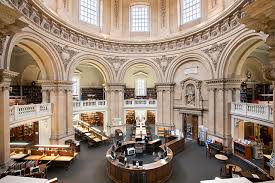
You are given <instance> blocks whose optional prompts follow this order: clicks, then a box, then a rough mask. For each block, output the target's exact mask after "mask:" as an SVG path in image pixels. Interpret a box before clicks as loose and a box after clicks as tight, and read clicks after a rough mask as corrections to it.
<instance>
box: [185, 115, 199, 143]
mask: <svg viewBox="0 0 275 183" xmlns="http://www.w3.org/2000/svg"><path fill="white" fill-rule="evenodd" d="M198 119H199V117H198V115H193V114H183V131H184V136H185V137H186V139H189V140H195V141H197V140H198Z"/></svg>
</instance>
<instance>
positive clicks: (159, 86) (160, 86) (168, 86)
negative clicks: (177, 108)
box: [155, 83, 176, 92]
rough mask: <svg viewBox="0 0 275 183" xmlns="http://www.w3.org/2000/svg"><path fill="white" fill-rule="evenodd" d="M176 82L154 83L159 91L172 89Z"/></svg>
mask: <svg viewBox="0 0 275 183" xmlns="http://www.w3.org/2000/svg"><path fill="white" fill-rule="evenodd" d="M175 84H176V83H156V84H155V87H156V89H157V92H159V91H174V86H175Z"/></svg>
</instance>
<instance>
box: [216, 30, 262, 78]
mask: <svg viewBox="0 0 275 183" xmlns="http://www.w3.org/2000/svg"><path fill="white" fill-rule="evenodd" d="M265 40H266V36H265V35H263V34H260V33H256V32H255V31H247V32H245V33H242V34H240V35H239V36H238V37H236V38H235V39H233V40H232V41H231V42H230V43H229V44H228V45H227V46H226V47H225V49H224V50H225V51H224V52H223V53H222V54H221V57H220V64H219V66H218V70H217V72H218V78H232V77H238V75H239V74H240V72H241V68H242V65H243V64H244V62H245V60H246V58H247V57H248V56H249V55H250V54H251V53H252V52H253V51H254V50H255V49H256V48H257V47H259V46H260V45H262V44H264V42H265Z"/></svg>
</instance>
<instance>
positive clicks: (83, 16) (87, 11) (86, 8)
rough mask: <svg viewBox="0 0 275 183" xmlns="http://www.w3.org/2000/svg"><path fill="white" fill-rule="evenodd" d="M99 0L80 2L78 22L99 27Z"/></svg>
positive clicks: (82, 0) (83, 0)
mask: <svg viewBox="0 0 275 183" xmlns="http://www.w3.org/2000/svg"><path fill="white" fill-rule="evenodd" d="M99 10H100V0H80V20H81V21H83V22H87V23H89V24H93V25H99V22H100V20H99V17H100V13H99Z"/></svg>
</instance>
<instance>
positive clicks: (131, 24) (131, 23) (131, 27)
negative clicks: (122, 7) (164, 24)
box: [129, 3, 151, 33]
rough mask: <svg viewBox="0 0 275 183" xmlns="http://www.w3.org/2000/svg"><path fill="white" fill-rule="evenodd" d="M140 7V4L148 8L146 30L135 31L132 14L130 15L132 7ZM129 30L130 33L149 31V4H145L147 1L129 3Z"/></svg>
mask: <svg viewBox="0 0 275 183" xmlns="http://www.w3.org/2000/svg"><path fill="white" fill-rule="evenodd" d="M136 6H137V7H138V6H139V7H141V6H144V7H146V8H147V9H148V13H147V14H148V17H147V19H148V22H147V24H148V25H147V30H146V31H137V30H133V18H132V17H133V16H132V9H133V8H134V7H136ZM129 31H130V32H132V33H148V32H150V31H151V6H150V4H147V3H135V4H131V5H130V8H129Z"/></svg>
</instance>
